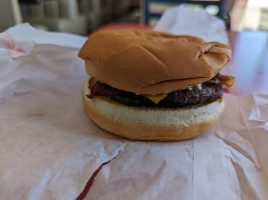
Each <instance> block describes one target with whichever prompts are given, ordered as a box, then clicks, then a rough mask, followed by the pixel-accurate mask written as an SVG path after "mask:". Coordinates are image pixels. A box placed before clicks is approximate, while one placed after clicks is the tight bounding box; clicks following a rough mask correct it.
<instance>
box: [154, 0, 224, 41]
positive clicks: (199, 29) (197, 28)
mask: <svg viewBox="0 0 268 200" xmlns="http://www.w3.org/2000/svg"><path fill="white" fill-rule="evenodd" d="M154 29H155V30H157V31H164V32H169V33H173V34H175V35H193V36H197V37H201V38H203V39H204V40H205V41H207V42H212V41H217V42H222V43H224V44H228V37H227V34H226V32H225V24H224V21H222V20H220V19H219V18H217V17H215V16H212V15H208V14H207V12H206V11H205V10H203V9H201V10H196V9H193V8H189V7H184V6H183V5H181V6H177V7H172V8H169V9H167V10H166V11H165V12H164V14H163V16H162V17H161V18H160V20H159V22H158V23H157V24H156V26H155V28H154Z"/></svg>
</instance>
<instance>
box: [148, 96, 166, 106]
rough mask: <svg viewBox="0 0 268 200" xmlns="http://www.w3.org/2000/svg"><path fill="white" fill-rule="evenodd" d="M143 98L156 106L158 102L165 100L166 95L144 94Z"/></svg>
mask: <svg viewBox="0 0 268 200" xmlns="http://www.w3.org/2000/svg"><path fill="white" fill-rule="evenodd" d="M143 96H145V97H146V98H147V99H149V100H151V101H152V102H154V103H155V104H158V103H159V102H160V101H162V100H163V99H164V98H166V96H167V94H158V95H149V94H145V95H143Z"/></svg>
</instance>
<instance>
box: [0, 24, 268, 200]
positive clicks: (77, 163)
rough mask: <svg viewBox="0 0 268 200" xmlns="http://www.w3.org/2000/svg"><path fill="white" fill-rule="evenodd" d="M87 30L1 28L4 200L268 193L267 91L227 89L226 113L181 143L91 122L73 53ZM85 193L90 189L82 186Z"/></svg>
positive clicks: (0, 182)
mask: <svg viewBox="0 0 268 200" xmlns="http://www.w3.org/2000/svg"><path fill="white" fill-rule="evenodd" d="M85 39H86V38H84V37H79V36H74V35H69V34H61V33H48V32H43V31H39V30H36V29H33V28H32V27H30V26H29V25H27V24H24V25H18V26H15V27H13V28H11V29H9V30H8V31H6V32H4V33H1V34H0V77H1V78H0V158H1V159H0V196H1V199H4V200H9V199H12V200H13V199H16V200H20V199H30V200H35V199H50V200H51V199H52V200H53V199H57V200H59V199H60V200H61V199H62V200H68V199H70V200H71V199H76V198H77V197H78V196H79V195H80V194H81V192H82V191H83V190H84V188H85V186H86V185H89V184H87V183H88V181H89V180H90V181H91V183H92V185H91V187H90V189H89V191H88V192H85V196H86V197H85V199H171V200H172V199H194V200H202V199H222V200H225V199H268V178H267V174H268V158H267V155H268V147H267V141H268V123H267V119H268V95H267V94H252V95H248V96H239V97H238V96H232V95H225V100H226V109H225V112H224V114H223V116H222V118H221V120H220V121H219V122H218V123H217V124H216V126H215V127H213V128H212V129H211V130H209V131H207V132H206V133H204V134H203V135H201V136H199V137H197V138H195V139H191V140H187V141H182V142H162V143H161V142H134V141H129V140H126V139H123V138H120V137H116V136H113V135H111V134H108V133H107V132H105V131H103V130H101V129H100V128H99V127H98V126H96V125H95V124H93V123H92V122H91V120H90V119H89V118H88V117H87V114H86V112H85V111H84V108H83V105H82V100H81V90H82V84H83V82H84V80H85V79H86V77H87V75H86V73H85V70H84V63H83V61H82V60H81V59H79V58H78V57H77V53H78V50H79V48H80V47H81V46H82V44H83V43H84V41H85ZM85 191H86V190H85Z"/></svg>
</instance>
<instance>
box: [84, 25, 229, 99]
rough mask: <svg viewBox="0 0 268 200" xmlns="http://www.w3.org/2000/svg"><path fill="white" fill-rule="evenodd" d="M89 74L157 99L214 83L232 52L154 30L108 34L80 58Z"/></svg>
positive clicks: (98, 34)
mask: <svg viewBox="0 0 268 200" xmlns="http://www.w3.org/2000/svg"><path fill="white" fill-rule="evenodd" d="M79 56H80V57H81V58H83V59H84V60H85V63H86V71H87V73H88V74H90V75H91V76H93V77H96V78H97V79H98V80H99V81H101V82H104V83H107V84H108V85H111V86H112V87H114V88H118V89H121V90H126V91H129V92H133V93H136V94H150V95H156V94H161V93H170V92H172V91H175V90H178V89H185V88H186V87H188V86H190V85H197V84H199V83H202V82H205V81H207V80H209V79H211V78H212V77H214V76H215V75H216V74H217V73H218V72H219V71H220V70H221V69H222V68H223V67H224V66H225V65H226V64H227V63H228V62H229V61H230V58H231V49H230V47H229V46H227V45H224V44H221V43H218V42H208V43H206V42H205V41H204V40H202V39H201V38H198V37H193V36H185V35H182V36H178V35H173V34H169V33H162V32H156V31H150V30H130V29H125V30H118V29H117V30H103V31H98V32H96V33H94V34H92V35H91V36H90V37H89V39H88V40H87V42H86V43H85V44H84V46H83V47H82V49H81V50H80V52H79Z"/></svg>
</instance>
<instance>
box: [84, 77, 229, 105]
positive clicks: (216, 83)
mask: <svg viewBox="0 0 268 200" xmlns="http://www.w3.org/2000/svg"><path fill="white" fill-rule="evenodd" d="M233 79H234V78H233V77H231V76H225V75H221V74H217V75H216V76H215V77H213V78H212V79H210V80H208V81H206V82H204V83H202V84H201V85H199V86H192V87H188V88H187V89H184V90H176V91H174V92H171V93H169V94H167V95H166V97H165V98H164V99H162V100H161V101H160V102H159V103H158V104H156V103H154V102H153V101H151V100H150V99H148V98H146V97H145V96H143V95H136V94H135V93H132V92H127V91H124V90H120V89H116V88H113V87H111V86H109V85H107V84H105V83H101V82H99V81H97V82H96V83H95V84H93V85H91V86H90V91H91V93H90V95H87V97H88V98H90V99H91V98H94V96H106V97H110V98H111V99H112V100H114V101H117V102H119V103H122V104H125V105H128V106H142V107H143V106H146V107H158V108H182V107H188V106H194V105H200V104H206V103H210V102H212V101H215V100H217V99H219V98H221V96H222V95H223V86H224V85H226V86H227V87H228V84H230V83H229V81H230V80H232V81H231V82H232V83H233V81H234V80H233ZM232 83H231V84H232Z"/></svg>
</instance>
